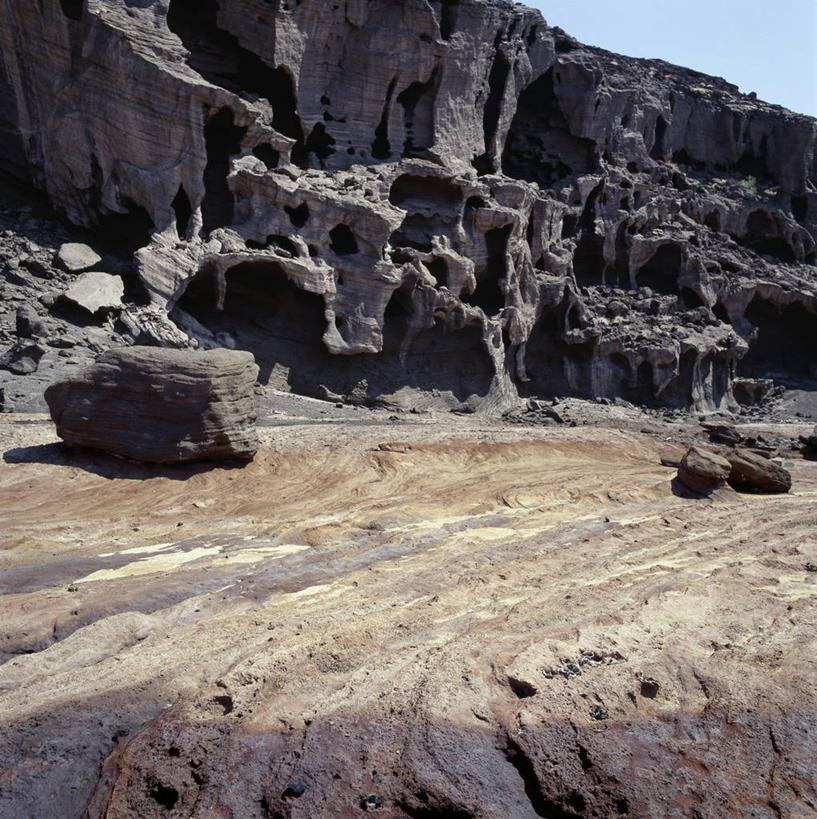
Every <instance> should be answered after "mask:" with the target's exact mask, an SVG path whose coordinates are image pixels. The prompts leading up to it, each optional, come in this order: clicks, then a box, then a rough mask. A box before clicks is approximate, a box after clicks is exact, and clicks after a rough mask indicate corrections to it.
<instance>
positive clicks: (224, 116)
mask: <svg viewBox="0 0 817 819" xmlns="http://www.w3.org/2000/svg"><path fill="white" fill-rule="evenodd" d="M246 133H247V129H246V128H240V127H238V126H237V125H235V123H234V121H233V112H232V110H231V109H230V108H220V109H219V110H218V111H216V113H214V114H212V115H211V116H210V118H209V119H208V120H207V122H206V124H205V126H204V142H205V145H206V149H207V165H206V167H205V169H204V190H205V194H204V199H203V201H202V203H201V214H202V220H203V222H204V229H205V231H207V232H209V231H211V230H214V229H215V228H217V227H223V226H224V225H229V224H230V223H231V222H232V221H233V206H234V202H233V194H232V191H231V190H230V186H229V185H228V184H227V175H228V174H229V171H230V157H231V156H234V155H236V154H238V153H239V152H240V151H241V141H242V140H243V139H244V135H245V134H246Z"/></svg>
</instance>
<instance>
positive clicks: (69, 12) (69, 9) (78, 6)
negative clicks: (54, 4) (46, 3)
mask: <svg viewBox="0 0 817 819" xmlns="http://www.w3.org/2000/svg"><path fill="white" fill-rule="evenodd" d="M83 2H84V0H60V8H61V9H62V13H63V14H64V15H65V16H66V17H68V18H69V19H71V20H79V19H80V18H81V17H82V5H83Z"/></svg>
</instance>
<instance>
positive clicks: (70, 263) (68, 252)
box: [57, 242, 102, 273]
mask: <svg viewBox="0 0 817 819" xmlns="http://www.w3.org/2000/svg"><path fill="white" fill-rule="evenodd" d="M101 261H102V257H101V256H100V255H99V254H98V253H97V252H96V251H95V250H94V249H93V248H90V247H88V245H84V244H81V243H79V242H66V243H65V244H64V245H62V246H61V247H60V249H59V250H58V251H57V262H59V264H60V265H62V267H63V268H64V269H65V270H67V271H68V272H69V273H82V272H83V271H85V270H90V269H91V268H92V267H96V265H98V264H99V263H100V262H101Z"/></svg>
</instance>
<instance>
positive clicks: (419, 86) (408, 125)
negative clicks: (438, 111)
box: [397, 66, 439, 158]
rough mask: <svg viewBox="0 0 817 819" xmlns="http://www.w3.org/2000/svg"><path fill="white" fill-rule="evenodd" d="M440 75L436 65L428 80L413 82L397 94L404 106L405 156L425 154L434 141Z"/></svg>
mask: <svg viewBox="0 0 817 819" xmlns="http://www.w3.org/2000/svg"><path fill="white" fill-rule="evenodd" d="M438 77H439V68H438V67H437V66H435V67H434V70H433V71H432V72H431V76H430V77H429V79H428V80H427V81H426V82H413V83H411V85H409V86H408V87H407V88H405V89H404V90H403V91H401V92H400V93H399V94H398V95H397V102H398V103H399V104H400V105H401V106H402V107H403V125H404V130H405V135H406V138H405V140H404V142H403V157H404V158H408V157H422V156H424V155H425V153H426V151H427V149H428V148H430V147H431V145H432V143H433V142H434V99H435V97H436V92H437V80H438Z"/></svg>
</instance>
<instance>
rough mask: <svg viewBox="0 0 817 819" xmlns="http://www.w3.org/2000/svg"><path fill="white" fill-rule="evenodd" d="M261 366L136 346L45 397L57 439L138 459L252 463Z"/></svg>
mask: <svg viewBox="0 0 817 819" xmlns="http://www.w3.org/2000/svg"><path fill="white" fill-rule="evenodd" d="M257 374H258V367H257V366H256V365H255V362H254V361H253V359H252V356H251V355H250V354H249V353H246V352H242V351H233V350H210V351H207V352H194V351H191V350H163V349H158V348H153V347H131V348H129V349H126V350H118V351H111V352H107V353H104V354H103V355H102V356H100V358H99V360H98V361H97V363H96V364H94V365H92V366H90V367H88V368H86V369H85V370H83V371H81V372H80V373H78V374H77V375H75V376H72V377H70V378H68V379H66V380H64V381H59V382H57V383H56V384H52V385H51V386H50V387H49V388H48V389H47V390H46V392H45V398H46V401H47V402H48V406H49V409H50V410H51V417H52V418H53V419H54V422H55V423H56V425H57V434H58V435H59V436H60V438H62V439H63V440H64V441H65V442H66V443H67V444H68V445H69V446H78V447H89V448H92V449H101V450H104V451H106V452H111V453H113V454H115V455H121V456H124V457H127V458H131V459H133V460H136V461H148V462H153V463H176V462H183V461H198V460H213V459H233V458H235V459H247V458H252V457H253V455H254V454H255V453H256V451H257V449H258V436H257V434H256V430H255V409H254V406H253V387H254V386H255V379H256V376H257Z"/></svg>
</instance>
